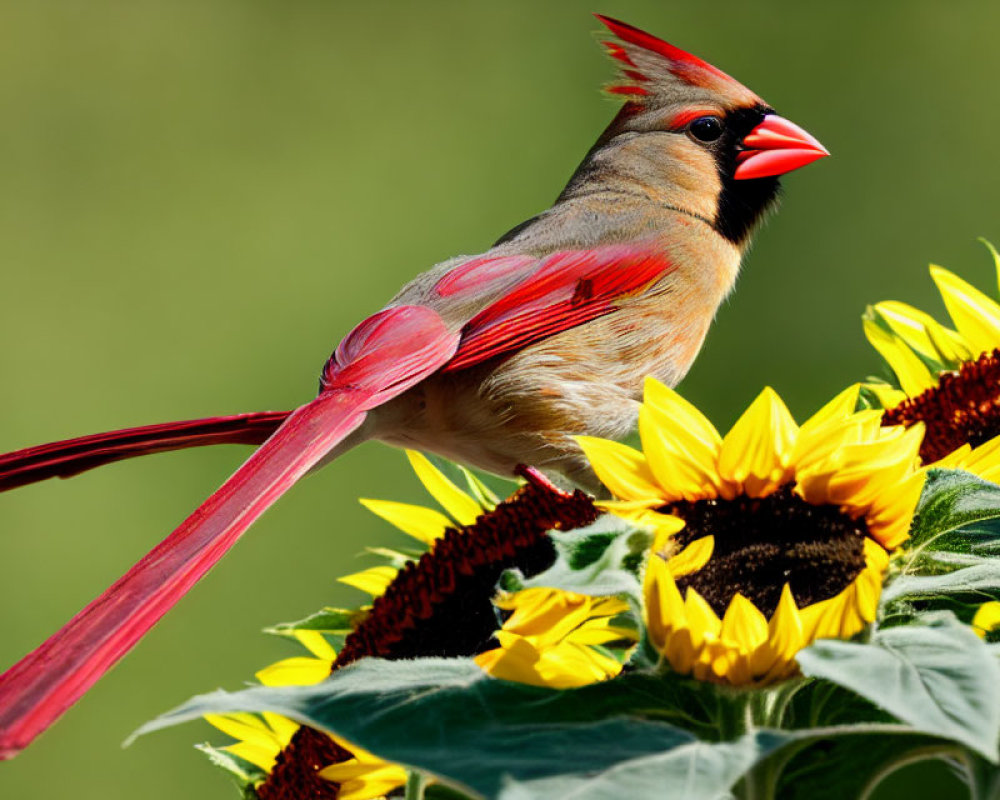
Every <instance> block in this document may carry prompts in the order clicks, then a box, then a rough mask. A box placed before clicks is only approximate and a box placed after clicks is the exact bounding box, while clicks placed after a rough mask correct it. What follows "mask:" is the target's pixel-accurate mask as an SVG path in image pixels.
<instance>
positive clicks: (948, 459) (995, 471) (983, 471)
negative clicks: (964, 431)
mask: <svg viewBox="0 0 1000 800" xmlns="http://www.w3.org/2000/svg"><path fill="white" fill-rule="evenodd" d="M933 466H935V467H941V468H946V469H964V470H965V471H966V472H971V473H972V474H973V475H978V476H979V477H980V478H982V479H983V480H986V481H990V482H992V483H997V481H998V480H1000V436H995V437H993V438H992V439H990V440H989V441H988V442H985V443H984V444H981V445H979V447H976V448H972V447H970V446H969V445H967V444H966V445H963V446H962V447H960V448H959V449H958V450H955V451H954V452H952V453H950V454H949V455H947V456H945V457H944V458H942V459H941V460H940V461H936V462H935V463H934V464H933Z"/></svg>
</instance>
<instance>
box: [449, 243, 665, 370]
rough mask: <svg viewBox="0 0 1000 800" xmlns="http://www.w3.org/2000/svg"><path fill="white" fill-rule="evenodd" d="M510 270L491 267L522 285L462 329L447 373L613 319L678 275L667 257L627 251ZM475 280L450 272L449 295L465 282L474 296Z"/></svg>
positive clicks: (567, 256)
mask: <svg viewBox="0 0 1000 800" xmlns="http://www.w3.org/2000/svg"><path fill="white" fill-rule="evenodd" d="M503 266H504V269H502V270H498V269H496V268H495V267H493V265H491V264H487V267H490V268H491V271H490V272H489V273H487V277H489V278H490V279H491V282H493V283H498V282H501V281H510V278H511V275H512V274H514V275H517V276H518V277H520V280H518V281H517V282H516V283H514V284H513V286H511V287H510V288H508V289H507V290H506V291H504V292H502V293H501V294H500V295H499V296H498V297H496V298H494V299H493V300H491V301H490V302H489V303H488V304H487V305H486V306H485V307H484V308H482V309H481V310H479V311H478V312H477V313H476V314H475V315H474V316H473V317H472V318H471V319H470V320H469V321H468V322H467V323H466V324H465V325H464V326H463V327H462V330H461V334H462V340H461V343H460V344H459V346H458V351H457V352H456V353H455V355H454V357H453V358H452V359H451V360H450V361H449V362H448V363H447V365H445V367H444V371H445V372H452V371H455V370H460V369H464V368H466V367H470V366H473V365H475V364H479V363H481V362H483V361H487V360H489V359H492V358H496V357H499V356H504V355H510V354H511V353H513V352H516V351H519V350H522V349H524V348H525V347H528V346H529V345H531V344H533V343H535V342H537V341H540V340H542V339H545V338H547V337H549V336H554V335H555V334H557V333H561V332H562V331H565V330H568V329H569V328H573V327H575V326H577V325H582V324H583V323H585V322H589V321H590V320H593V319H596V318H598V317H602V316H604V315H605V314H610V313H612V312H614V311H615V310H616V309H618V308H619V307H620V305H621V301H622V300H625V299H626V298H628V297H632V296H634V295H636V294H638V293H640V292H642V291H643V290H645V289H646V288H647V287H649V286H651V285H652V284H654V283H655V282H656V281H658V280H659V279H660V278H662V277H664V276H665V275H668V274H670V272H672V271H673V269H674V267H673V265H672V264H671V262H670V261H669V260H668V259H667V258H666V257H665V256H664V255H663V254H662V253H659V252H655V251H654V250H652V249H651V248H644V249H638V248H635V247H628V246H622V245H612V246H606V247H600V248H595V249H593V250H563V251H559V252H556V253H552V254H550V255H548V256H546V257H545V258H542V259H538V260H535V261H534V262H533V263H531V264H527V263H525V262H524V261H521V262H519V263H515V264H510V263H508V264H505V265H503ZM460 269H463V268H460ZM518 273H520V274H518ZM525 273H527V274H525ZM473 277H474V276H471V275H468V274H462V273H460V274H459V275H458V276H457V278H456V277H454V273H449V274H448V275H447V276H445V278H444V279H443V280H442V283H445V287H446V289H454V287H455V285H456V284H458V285H459V286H463V285H468V286H470V289H469V290H471V285H472V284H473V283H474V281H473V280H471V278H473ZM463 288H464V286H463ZM454 294H460V292H459V291H455V292H454Z"/></svg>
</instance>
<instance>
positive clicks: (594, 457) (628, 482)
mask: <svg viewBox="0 0 1000 800" xmlns="http://www.w3.org/2000/svg"><path fill="white" fill-rule="evenodd" d="M575 439H576V443H577V444H578V445H580V449H581V450H583V453H584V455H585V456H587V460H588V461H589V462H590V466H591V467H593V470H594V472H595V473H596V474H597V477H598V478H599V479H600V481H601V483H603V484H604V485H605V486H607V487H608V489H610V490H611V494H613V495H614V496H615V497H618V498H620V499H622V500H632V501H637V502H640V501H643V502H652V503H654V504H656V505H659V504H660V503H661V502H662V500H663V497H664V494H663V489H662V488H660V485H659V484H658V483H657V482H656V478H655V476H654V475H653V472H652V470H651V469H650V468H649V464H648V462H647V461H646V456H644V455H643V454H642V453H640V452H639V451H638V450H636V449H635V448H632V447H629V446H628V445H625V444H620V443H619V442H613V441H611V440H610V439H599V438H597V437H596V436H577V437H575Z"/></svg>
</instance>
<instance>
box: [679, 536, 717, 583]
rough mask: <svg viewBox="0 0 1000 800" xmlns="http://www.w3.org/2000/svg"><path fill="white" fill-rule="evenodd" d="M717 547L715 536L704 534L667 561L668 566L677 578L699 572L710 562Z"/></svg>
mask: <svg viewBox="0 0 1000 800" xmlns="http://www.w3.org/2000/svg"><path fill="white" fill-rule="evenodd" d="M714 549H715V537H714V536H711V535H709V536H702V537H701V538H699V539H695V540H694V541H693V542H691V544H689V545H688V546H687V547H685V548H684V549H683V550H681V551H680V552H679V553H678V554H677V555H675V556H672V557H671V558H670V560H669V561H667V568H668V569H669V570H670V574H671V575H673V576H674V577H675V578H680V577H683V576H684V575H690V574H691V573H692V572H697V571H698V570H700V569H701V568H702V567H703V566H705V565H706V564H707V563H708V560H709V559H710V558H711V557H712V551H713V550H714Z"/></svg>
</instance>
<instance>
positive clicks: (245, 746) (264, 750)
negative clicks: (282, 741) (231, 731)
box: [222, 742, 281, 773]
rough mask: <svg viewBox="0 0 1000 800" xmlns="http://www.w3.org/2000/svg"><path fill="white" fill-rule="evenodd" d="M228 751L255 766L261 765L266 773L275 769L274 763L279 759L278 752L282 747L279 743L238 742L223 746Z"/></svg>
mask: <svg viewBox="0 0 1000 800" xmlns="http://www.w3.org/2000/svg"><path fill="white" fill-rule="evenodd" d="M222 749H223V750H225V751H226V752H227V753H232V754H233V755H234V756H237V757H238V758H242V759H243V760H244V761H249V762H250V763H251V764H253V765H254V766H257V767H260V768H261V769H262V770H264V772H265V773H270V772H271V770H272V769H274V764H275V762H276V761H277V760H278V753H280V752H281V748H280V747H279V746H278V745H276V744H275V745H273V746H271V747H266V746H264V745H260V744H253V743H250V742H237V743H236V744H231V745H227V746H226V747H223V748H222Z"/></svg>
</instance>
